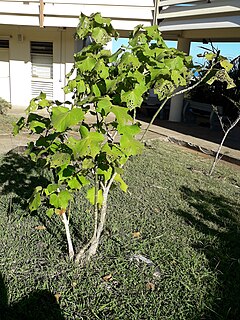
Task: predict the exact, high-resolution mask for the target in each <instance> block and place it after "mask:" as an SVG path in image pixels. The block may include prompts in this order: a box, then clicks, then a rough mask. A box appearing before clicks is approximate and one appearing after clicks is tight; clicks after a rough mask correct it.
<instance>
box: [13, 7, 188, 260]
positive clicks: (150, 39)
mask: <svg viewBox="0 0 240 320" xmlns="http://www.w3.org/2000/svg"><path fill="white" fill-rule="evenodd" d="M76 37H77V38H79V39H85V38H86V37H91V43H90V44H89V45H88V46H87V47H85V48H83V49H82V50H81V51H80V52H78V53H77V54H75V55H74V60H75V62H74V65H73V68H72V70H71V72H70V73H69V74H68V75H67V79H68V82H67V85H66V87H65V88H64V91H65V93H70V94H72V101H65V102H59V101H51V100H48V99H46V95H45V94H44V93H41V94H40V95H39V96H38V97H36V98H34V99H32V100H31V102H30V105H29V107H28V109H27V114H28V116H27V118H26V119H25V118H21V119H20V120H19V121H18V122H17V124H16V126H15V134H17V133H18V132H19V130H21V129H22V128H27V129H28V130H29V131H30V132H31V133H36V134H38V136H37V139H36V141H35V142H31V143H30V144H29V145H28V153H29V155H30V157H31V159H32V160H33V161H35V162H36V164H37V165H38V166H41V167H43V168H47V169H48V170H51V171H52V173H53V177H54V178H53V181H52V182H51V183H50V184H48V185H47V186H38V187H37V188H36V189H35V191H34V193H33V195H32V197H31V199H30V203H29V208H30V210H31V211H34V210H38V208H39V207H40V206H41V205H42V204H44V205H47V207H48V209H47V211H46V214H47V216H48V217H50V218H51V217H52V216H53V215H54V214H57V215H58V216H59V217H60V218H61V220H62V222H63V224H64V226H65V231H66V237H67V242H68V250H69V257H70V258H71V259H73V258H75V260H76V262H82V261H87V260H89V259H90V258H91V257H92V256H93V255H94V254H95V253H96V251H97V248H98V245H99V241H100V237H101V234H102V231H103V228H104V225H105V221H106V215H107V200H108V195H109V191H110V188H111V186H112V184H113V183H117V184H119V186H120V188H121V189H122V190H123V191H126V190H127V185H126V183H125V182H124V180H123V179H122V174H123V166H124V165H125V163H126V162H127V160H128V159H129V157H131V156H134V155H137V154H139V153H140V152H141V150H142V144H141V143H140V142H139V141H137V140H136V135H137V134H138V133H139V131H140V125H139V123H137V122H136V121H135V119H134V118H133V117H132V116H131V114H132V112H133V111H134V110H135V109H136V108H137V107H140V106H141V104H142V101H143V97H144V95H146V94H147V92H148V90H149V89H150V88H154V91H155V93H157V94H158V97H159V99H160V100H167V99H168V98H169V97H170V96H171V95H173V94H174V91H175V89H176V88H177V87H179V86H187V84H188V83H189V81H190V79H191V77H192V71H191V69H192V62H191V57H189V56H186V55H185V54H184V53H183V52H179V51H177V50H175V49H172V48H171V49H169V48H167V46H166V45H165V43H164V41H163V39H162V37H161V35H160V32H159V30H158V27H157V26H151V27H143V26H141V25H140V26H137V27H136V28H135V29H134V30H133V32H132V33H131V35H130V38H129V44H128V46H127V47H121V48H120V49H119V50H117V51H116V52H115V53H113V54H112V53H111V52H110V51H109V50H106V49H105V48H104V46H105V45H106V44H107V42H108V41H109V40H110V39H111V37H115V38H116V37H117V32H116V31H115V30H114V29H113V27H112V25H111V21H110V19H106V18H102V17H101V15H100V14H99V13H96V14H92V15H91V16H90V17H87V16H85V15H83V14H81V16H80V23H79V25H78V28H77V32H76ZM40 109H44V110H45V111H46V112H47V114H48V115H47V116H42V115H40V114H38V110H40ZM89 114H91V115H92V116H93V117H94V119H95V120H94V121H91V123H89V122H88V120H87V119H88V115H89ZM110 114H111V115H112V117H113V120H111V121H109V119H108V116H109V115H110ZM76 127H77V133H78V137H76V135H74V136H73V135H72V134H71V132H72V129H73V128H76ZM75 132H76V131H75ZM83 187H84V190H86V198H87V199H88V200H89V202H90V203H91V204H92V205H93V206H94V210H93V211H94V218H93V219H94V230H93V233H92V237H91V239H90V240H89V242H88V243H87V244H85V245H84V246H83V247H82V249H81V250H80V251H79V252H77V253H75V251H74V248H73V245H72V240H71V233H70V228H69V223H70V211H71V205H70V204H71V202H72V201H73V200H74V197H77V196H78V191H79V190H80V189H81V188H83Z"/></svg>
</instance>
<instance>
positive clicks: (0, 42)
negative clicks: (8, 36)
mask: <svg viewBox="0 0 240 320" xmlns="http://www.w3.org/2000/svg"><path fill="white" fill-rule="evenodd" d="M0 48H3V49H5V48H7V49H8V48H9V41H8V40H0Z"/></svg>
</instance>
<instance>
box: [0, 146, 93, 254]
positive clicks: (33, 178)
mask: <svg viewBox="0 0 240 320" xmlns="http://www.w3.org/2000/svg"><path fill="white" fill-rule="evenodd" d="M50 177H51V175H50V173H49V172H43V170H42V169H41V168H38V167H37V166H36V164H35V162H33V161H31V160H30V158H29V157H28V156H26V155H25V154H21V153H20V154H19V153H17V152H13V151H10V152H9V153H7V154H6V155H5V156H4V157H3V158H2V159H1V161H0V194H2V195H8V196H9V201H8V215H9V216H10V215H11V214H12V211H14V210H13V207H14V206H15V205H16V206H20V208H21V209H22V210H23V212H24V215H25V213H26V212H29V210H28V202H29V199H30V197H31V195H32V194H33V191H34V189H35V188H36V187H37V186H42V187H43V188H45V187H47V185H48V184H49V183H51V182H50ZM30 214H31V215H32V216H34V215H37V217H38V219H39V223H40V224H42V225H44V226H45V227H46V228H47V231H48V232H49V233H50V234H51V235H52V236H53V237H54V238H56V239H57V242H58V245H59V246H60V247H61V250H62V251H63V252H64V253H67V248H66V240H65V238H66V235H65V232H64V227H63V224H62V222H61V221H60V219H59V217H56V216H54V217H52V218H51V219H49V218H48V217H47V216H46V214H45V209H44V208H43V210H38V212H32V213H30V212H29V215H30ZM72 236H73V240H75V241H76V242H80V243H81V242H86V241H87V239H85V238H84V237H83V235H81V234H80V233H79V230H78V229H77V228H76V227H74V223H73V227H72Z"/></svg>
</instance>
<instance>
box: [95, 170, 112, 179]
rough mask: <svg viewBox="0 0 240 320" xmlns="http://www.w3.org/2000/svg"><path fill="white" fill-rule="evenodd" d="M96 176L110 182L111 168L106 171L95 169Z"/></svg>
mask: <svg viewBox="0 0 240 320" xmlns="http://www.w3.org/2000/svg"><path fill="white" fill-rule="evenodd" d="M97 174H98V175H103V176H104V179H105V181H108V180H110V178H111V176H112V168H111V167H109V168H108V169H107V170H102V169H100V168H98V169H97Z"/></svg>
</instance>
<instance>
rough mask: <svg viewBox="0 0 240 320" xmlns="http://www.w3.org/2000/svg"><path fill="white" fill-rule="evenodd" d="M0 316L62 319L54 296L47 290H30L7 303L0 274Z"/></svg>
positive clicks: (19, 319)
mask: <svg viewBox="0 0 240 320" xmlns="http://www.w3.org/2000/svg"><path fill="white" fill-rule="evenodd" d="M0 318H1V319H4V320H23V319H24V320H46V319H48V320H64V317H63V315H62V312H61V310H60V307H59V305H58V303H57V301H56V298H55V297H54V295H53V294H51V293H50V292H49V291H47V290H38V291H34V292H31V293H30V294H29V295H28V296H26V297H24V298H23V299H21V300H19V301H18V302H15V303H13V304H11V305H8V295H7V288H6V286H5V283H4V279H3V277H2V275H1V274H0Z"/></svg>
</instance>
